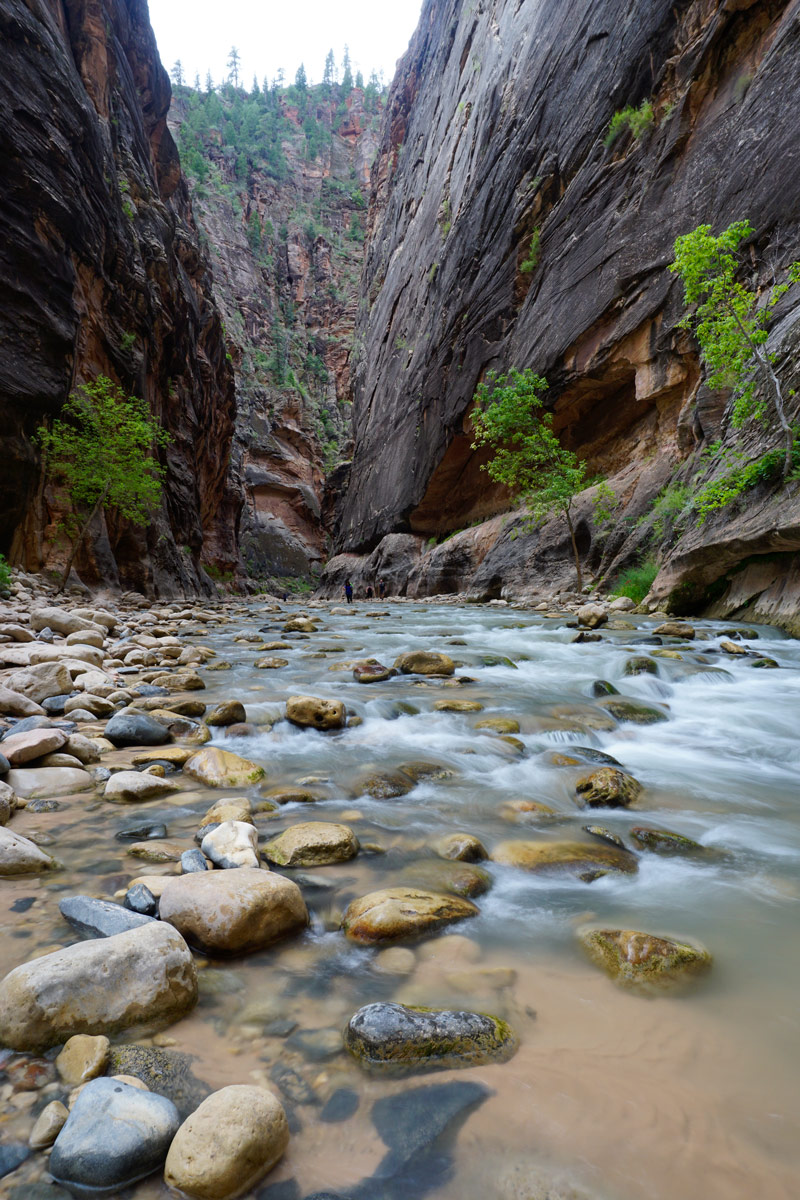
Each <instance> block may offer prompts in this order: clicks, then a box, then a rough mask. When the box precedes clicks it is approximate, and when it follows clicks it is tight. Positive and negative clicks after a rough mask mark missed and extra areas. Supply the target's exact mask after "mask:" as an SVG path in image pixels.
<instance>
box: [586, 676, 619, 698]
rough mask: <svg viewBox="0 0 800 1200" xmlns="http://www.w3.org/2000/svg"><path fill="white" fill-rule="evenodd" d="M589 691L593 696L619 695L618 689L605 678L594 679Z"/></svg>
mask: <svg viewBox="0 0 800 1200" xmlns="http://www.w3.org/2000/svg"><path fill="white" fill-rule="evenodd" d="M591 691H592V695H593V696H618V695H619V690H618V689H617V688H615V687H614V685H613V683H609V682H608V680H607V679H595V681H594V683H593V684H592V688H591Z"/></svg>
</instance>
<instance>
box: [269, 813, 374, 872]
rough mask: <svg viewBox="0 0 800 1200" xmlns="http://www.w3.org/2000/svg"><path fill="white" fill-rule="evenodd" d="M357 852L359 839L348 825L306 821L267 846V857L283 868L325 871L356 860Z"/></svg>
mask: <svg viewBox="0 0 800 1200" xmlns="http://www.w3.org/2000/svg"><path fill="white" fill-rule="evenodd" d="M358 849H359V846H358V838H357V837H356V835H355V834H354V833H353V831H352V829H351V828H350V827H349V826H348V825H336V824H333V823H331V822H328V821H305V822H303V823H301V824H299V825H291V826H290V827H289V828H288V829H286V830H284V832H283V833H281V834H279V835H278V837H276V838H273V840H272V841H271V842H267V844H266V846H265V847H264V854H265V856H266V857H267V858H268V859H269V861H270V862H274V863H277V864H278V865H279V866H281V867H323V866H328V865H329V864H331V863H339V862H346V861H347V860H348V859H350V858H354V857H355V855H356V854H357V853H358Z"/></svg>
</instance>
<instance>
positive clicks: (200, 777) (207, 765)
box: [183, 746, 264, 787]
mask: <svg viewBox="0 0 800 1200" xmlns="http://www.w3.org/2000/svg"><path fill="white" fill-rule="evenodd" d="M183 773H184V775H189V776H190V777H191V778H192V779H196V780H197V781H198V783H204V784H205V785H206V786H207V787H245V786H246V785H247V784H249V783H258V781H259V779H263V778H264V768H263V767H261V766H259V764H258V763H254V762H251V761H250V760H249V759H247V758H240V757H239V755H238V754H231V752H230V751H229V750H220V749H218V748H217V747H216V746H208V747H206V748H205V749H204V750H199V751H198V752H197V754H194V755H192V757H191V758H190V759H189V760H188V762H186V763H185V764H184V767H183Z"/></svg>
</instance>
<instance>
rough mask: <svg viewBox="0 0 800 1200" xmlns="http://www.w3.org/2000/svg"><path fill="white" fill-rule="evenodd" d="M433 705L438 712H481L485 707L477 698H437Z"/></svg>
mask: <svg viewBox="0 0 800 1200" xmlns="http://www.w3.org/2000/svg"><path fill="white" fill-rule="evenodd" d="M433 707H434V708H435V709H436V711H437V712H452V713H471V712H481V710H482V709H483V705H482V704H480V703H479V702H478V701H477V700H437V701H436V703H435V704H434V706H433Z"/></svg>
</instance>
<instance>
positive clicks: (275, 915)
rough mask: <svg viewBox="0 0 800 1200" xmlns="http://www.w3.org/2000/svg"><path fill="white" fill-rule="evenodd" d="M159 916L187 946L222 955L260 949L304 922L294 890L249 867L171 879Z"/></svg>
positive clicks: (305, 916) (302, 905) (291, 885)
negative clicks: (178, 932) (188, 944)
mask: <svg viewBox="0 0 800 1200" xmlns="http://www.w3.org/2000/svg"><path fill="white" fill-rule="evenodd" d="M159 914H160V916H161V920H162V921H168V922H169V923H170V924H171V925H174V926H175V928H176V929H178V930H179V931H180V932H181V933H182V934H183V936H184V937H185V938H186V939H187V941H188V942H190V943H191V944H192V945H194V946H198V947H200V949H202V950H206V951H209V952H211V953H214V952H217V953H223V954H247V953H249V952H251V951H254V950H260V949H262V948H263V947H264V946H269V945H270V944H271V943H272V942H275V941H277V940H278V939H279V938H282V937H286V936H287V935H288V934H290V933H293V932H295V931H296V930H298V929H302V928H304V927H305V925H307V924H308V911H307V909H306V906H305V903H304V901H303V897H302V895H301V893H300V889H299V888H298V886H297V885H296V884H295V883H292V882H291V880H289V879H284V878H282V877H281V876H280V875H273V874H272V873H271V872H270V871H263V870H259V869H256V868H252V867H240V868H239V869H238V870H236V871H206V872H197V873H194V874H191V875H180V876H174V877H173V878H171V879H170V880H169V881H168V882H167V884H166V886H165V887H164V888H163V890H162V893H161V901H160V903H159Z"/></svg>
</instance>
